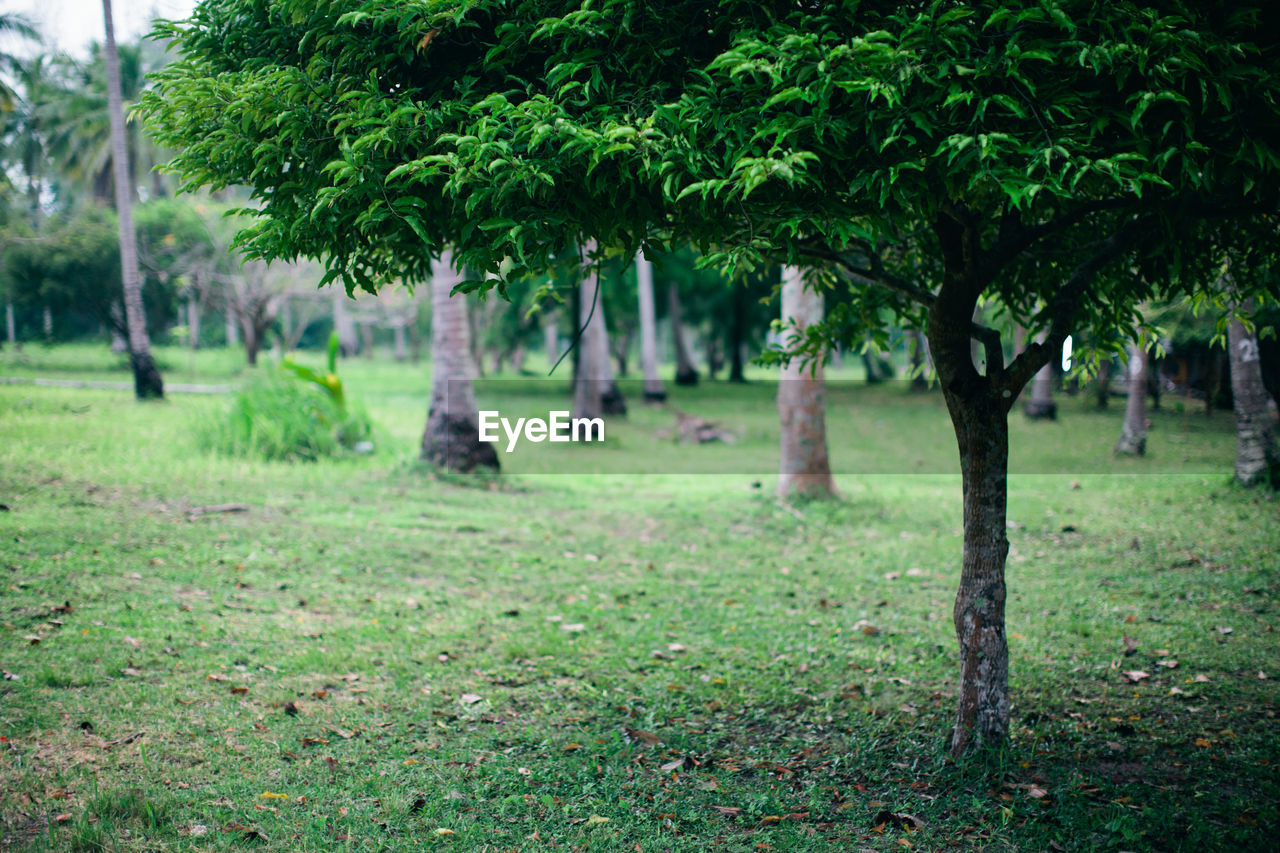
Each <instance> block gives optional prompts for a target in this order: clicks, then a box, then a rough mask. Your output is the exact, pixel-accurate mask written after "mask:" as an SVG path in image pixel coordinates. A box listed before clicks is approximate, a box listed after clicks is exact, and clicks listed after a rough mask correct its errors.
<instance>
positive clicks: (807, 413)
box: [778, 267, 836, 498]
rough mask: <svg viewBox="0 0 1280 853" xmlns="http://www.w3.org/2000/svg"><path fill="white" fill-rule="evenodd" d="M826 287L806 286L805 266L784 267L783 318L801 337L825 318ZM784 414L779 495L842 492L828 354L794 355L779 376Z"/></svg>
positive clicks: (781, 412)
mask: <svg viewBox="0 0 1280 853" xmlns="http://www.w3.org/2000/svg"><path fill="white" fill-rule="evenodd" d="M822 316H823V306H822V291H820V290H815V289H813V288H812V287H806V286H805V281H804V271H803V270H801V269H800V268H798V267H783V269H782V322H783V324H784V326H786V327H789V328H788V331H787V332H784V334H789V335H790V336H792V337H793V339H794V342H796V343H799V342H800V341H802V340H803V338H804V333H805V329H806V328H807V327H809V326H812V325H814V324H815V323H821V322H822ZM778 417H779V419H780V420H781V422H782V434H781V459H780V461H779V465H778V496H779V497H783V498H785V497H790V496H792V495H798V496H800V497H807V498H824V497H831V496H833V495H834V494H835V493H836V487H835V482H834V481H833V480H832V478H831V463H830V461H829V460H828V457H827V425H826V380H824V379H823V376H822V357H821V355H819V357H817V358H815V359H814V360H813V361H812V362H810V363H807V364H806V363H803V362H802V360H801V358H800V357H799V356H795V357H793V358H792V359H791V360H790V361H789V362H788V363H787V365H786V366H785V367H783V368H782V375H781V377H780V379H779V381H778Z"/></svg>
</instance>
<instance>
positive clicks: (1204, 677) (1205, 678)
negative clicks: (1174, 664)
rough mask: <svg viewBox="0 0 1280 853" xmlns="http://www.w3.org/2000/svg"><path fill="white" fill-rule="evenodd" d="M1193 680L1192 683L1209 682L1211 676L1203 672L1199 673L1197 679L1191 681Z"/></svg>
mask: <svg viewBox="0 0 1280 853" xmlns="http://www.w3.org/2000/svg"><path fill="white" fill-rule="evenodd" d="M1191 680H1192V681H1196V682H1203V681H1208V680H1209V676H1207V675H1205V674H1204V673H1203V672H1201V673H1197V675H1196V677H1195V678H1193V679H1191Z"/></svg>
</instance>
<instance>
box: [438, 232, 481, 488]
mask: <svg viewBox="0 0 1280 853" xmlns="http://www.w3.org/2000/svg"><path fill="white" fill-rule="evenodd" d="M461 281H462V276H461V275H459V274H458V273H457V272H455V271H454V269H453V265H452V263H451V257H450V255H449V253H448V251H447V250H446V251H445V254H444V255H443V256H442V257H441V258H440V259H439V260H437V261H436V262H435V263H434V265H433V275H432V276H431V405H430V408H429V409H428V411H427V427H426V429H425V430H424V431H423V433H422V458H423V459H425V460H427V461H428V462H431V463H432V464H433V465H438V466H440V467H441V468H445V469H448V470H450V471H459V472H463V473H465V472H468V471H472V470H474V469H476V468H492V469H493V470H495V471H496V470H497V469H498V453H497V451H496V450H495V449H494V446H493V445H492V444H489V443H486V442H482V441H480V427H479V421H480V416H479V412H478V409H477V407H476V398H475V389H474V385H473V380H474V379H475V375H476V365H475V361H474V360H473V359H472V355H471V323H470V321H469V320H468V319H467V300H466V297H465V296H463V295H462V294H460V293H455V292H454V288H455V287H456V286H457V285H458V283H459V282H461Z"/></svg>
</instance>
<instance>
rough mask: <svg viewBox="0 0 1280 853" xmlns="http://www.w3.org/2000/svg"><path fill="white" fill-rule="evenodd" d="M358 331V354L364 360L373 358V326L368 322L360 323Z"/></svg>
mask: <svg viewBox="0 0 1280 853" xmlns="http://www.w3.org/2000/svg"><path fill="white" fill-rule="evenodd" d="M359 329H360V354H361V355H362V356H364V357H365V358H373V324H372V323H369V322H364V323H361V324H360V326H359Z"/></svg>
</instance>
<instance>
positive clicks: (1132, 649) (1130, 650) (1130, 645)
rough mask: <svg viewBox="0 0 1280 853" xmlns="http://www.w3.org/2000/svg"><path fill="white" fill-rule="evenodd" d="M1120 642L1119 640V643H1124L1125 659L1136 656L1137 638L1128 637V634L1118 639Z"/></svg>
mask: <svg viewBox="0 0 1280 853" xmlns="http://www.w3.org/2000/svg"><path fill="white" fill-rule="evenodd" d="M1120 640H1121V642H1123V643H1124V656H1125V657H1131V656H1132V655H1136V654H1137V653H1138V638H1137V637H1130V636H1129V635H1128V634H1125V635H1123V636H1122V637H1121V638H1120Z"/></svg>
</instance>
